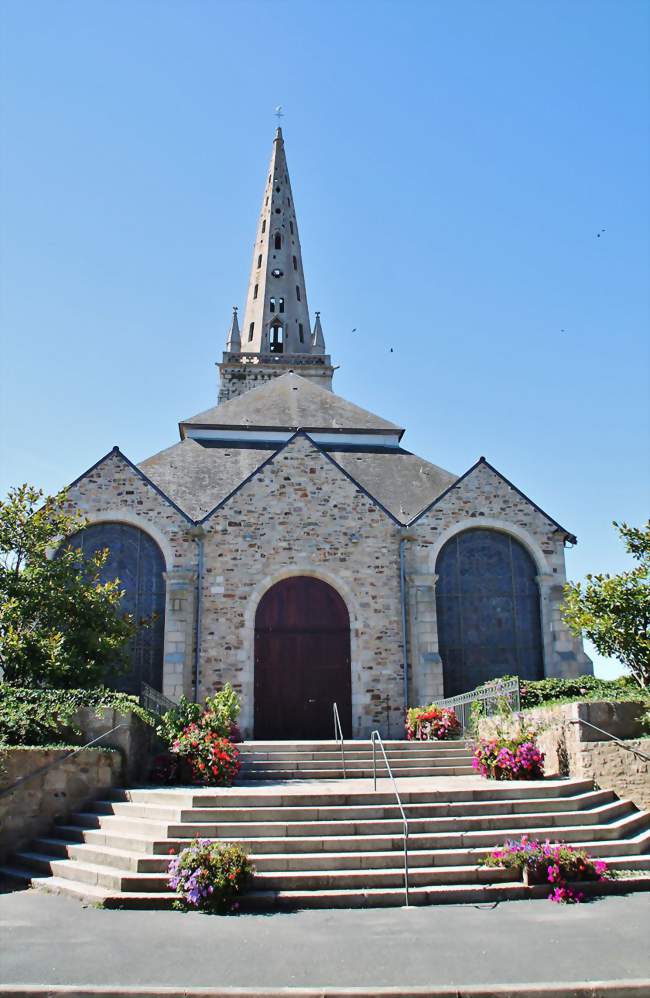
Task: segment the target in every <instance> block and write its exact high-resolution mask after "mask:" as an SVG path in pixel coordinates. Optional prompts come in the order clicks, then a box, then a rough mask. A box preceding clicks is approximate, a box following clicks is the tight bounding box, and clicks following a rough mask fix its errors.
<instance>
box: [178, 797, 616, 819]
mask: <svg viewBox="0 0 650 998" xmlns="http://www.w3.org/2000/svg"><path fill="white" fill-rule="evenodd" d="M205 800H206V798H203V797H197V798H195V799H194V801H193V802H192V801H191V800H189V801H188V802H187V805H186V806H184V807H182V808H180V809H179V810H177V811H175V814H176V815H177V816H178V814H179V811H180V816H181V818H182V820H188V819H189V818H190V817H191V816H192V815H198V814H199V813H200V814H201V815H203V814H208V813H209V814H210V816H211V818H212V820H213V821H220V820H226V821H300V820H303V821H315V820H322V821H336V820H338V819H339V818H348V819H353V820H363V819H365V818H368V819H376V818H390V817H395V816H396V815H398V814H399V808H398V806H397V804H396V803H390V804H356V805H349V806H347V807H346V806H344V805H334V806H332V807H329V806H326V805H324V804H320V803H317V804H315V805H312V806H309V807H308V806H305V805H303V806H299V807H292V806H291V805H290V804H286V805H284V806H283V807H276V806H270V807H269V806H263V805H259V806H254V807H252V806H251V807H222V806H217V805H216V804H215V803H208V804H207V805H204V801H205ZM615 801H617V798H616V795H615V794H614V793H612V791H609V790H595V791H593V792H591V793H587V794H584V795H581V796H580V797H577V798H572V797H566V798H562V797H558V798H532V799H528V798H526V799H523V800H514V801H508V800H503V801H489V800H486V801H467V802H463V803H456V802H453V801H446V802H444V803H443V802H439V803H437V802H433V803H427V804H409V803H407V804H405V810H406V813H407V815H408V817H409V818H426V817H432V818H436V817H453V816H463V815H467V816H478V815H492V814H494V815H499V814H513V813H515V814H516V813H520V812H523V813H526V814H530V813H534V812H543V811H556V812H560V811H573V810H580V811H584V810H587V809H589V808H593V807H596V806H599V805H603V804H608V803H613V802H615ZM219 803H221V802H219Z"/></svg>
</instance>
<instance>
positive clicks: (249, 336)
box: [248, 322, 255, 343]
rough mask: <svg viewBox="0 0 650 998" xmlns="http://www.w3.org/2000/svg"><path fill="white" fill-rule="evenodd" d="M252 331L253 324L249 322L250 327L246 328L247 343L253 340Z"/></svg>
mask: <svg viewBox="0 0 650 998" xmlns="http://www.w3.org/2000/svg"><path fill="white" fill-rule="evenodd" d="M254 329H255V323H254V322H251V324H250V326H249V327H248V342H249V343H250V341H251V340H252V339H253V330H254Z"/></svg>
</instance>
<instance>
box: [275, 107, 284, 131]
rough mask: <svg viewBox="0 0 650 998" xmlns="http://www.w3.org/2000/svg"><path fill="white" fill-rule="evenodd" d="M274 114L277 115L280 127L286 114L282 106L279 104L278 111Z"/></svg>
mask: <svg viewBox="0 0 650 998" xmlns="http://www.w3.org/2000/svg"><path fill="white" fill-rule="evenodd" d="M274 114H275V116H276V118H277V119H278V126H279V125H280V119H281V118H284V113H283V111H282V104H278V106H277V107H276V109H275V111H274Z"/></svg>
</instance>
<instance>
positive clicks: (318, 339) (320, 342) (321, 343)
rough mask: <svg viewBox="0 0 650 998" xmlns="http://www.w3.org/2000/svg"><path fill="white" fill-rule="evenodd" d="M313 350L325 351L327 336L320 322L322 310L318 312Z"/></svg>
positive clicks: (317, 351)
mask: <svg viewBox="0 0 650 998" xmlns="http://www.w3.org/2000/svg"><path fill="white" fill-rule="evenodd" d="M311 352H312V353H325V338H324V336H323V328H322V326H321V324H320V312H317V313H316V322H315V323H314V335H313V337H312V341H311Z"/></svg>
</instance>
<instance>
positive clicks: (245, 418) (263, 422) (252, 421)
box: [179, 371, 404, 437]
mask: <svg viewBox="0 0 650 998" xmlns="http://www.w3.org/2000/svg"><path fill="white" fill-rule="evenodd" d="M189 427H210V428H214V427H222V428H224V429H231V428H234V427H241V428H243V429H246V430H249V429H253V428H255V429H260V430H277V429H281V430H306V431H317V430H322V431H327V432H329V433H332V432H334V433H337V432H345V431H349V430H362V431H363V432H364V433H386V432H387V431H388V432H390V431H392V432H393V433H397V434H398V436H399V437H401V436H402V434H403V433H404V429H403V428H402V427H400V426H397V425H396V424H395V423H391V422H389V421H388V420H387V419H382V418H381V416H375V414H374V413H372V412H368V411H367V410H366V409H362V408H361V407H360V406H358V405H354V403H352V402H348V401H347V399H344V398H341V396H340V395H335V394H334V393H333V392H330V391H328V390H327V389H326V388H321V387H320V385H315V384H313V382H311V381H309V380H308V379H307V378H301V377H300V375H298V374H294V373H293V372H292V371H289V372H288V373H287V374H281V375H279V376H278V377H276V378H272V379H271V380H270V381H267V382H266V383H265V384H263V385H260V387H259V388H252V389H251V390H250V391H247V392H244V394H243V395H238V396H237V397H236V398H233V399H230V400H229V401H228V402H222V403H221V404H220V405H217V406H214V407H213V408H212V409H206V411H205V412H200V413H198V415H196V416H192V417H191V418H189V419H184V420H182V421H181V422H180V423H179V429H180V433H181V437H185V436H186V431H187V429H188V428H189Z"/></svg>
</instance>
